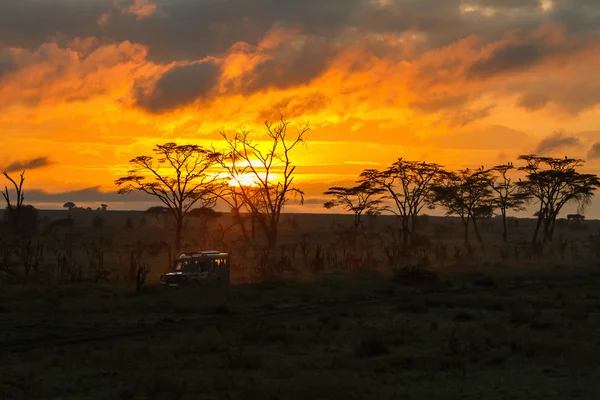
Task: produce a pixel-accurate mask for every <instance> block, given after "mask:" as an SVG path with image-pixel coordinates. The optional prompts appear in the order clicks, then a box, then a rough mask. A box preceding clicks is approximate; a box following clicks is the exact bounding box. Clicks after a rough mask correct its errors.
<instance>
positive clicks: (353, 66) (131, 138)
mask: <svg viewBox="0 0 600 400" xmlns="http://www.w3.org/2000/svg"><path fill="white" fill-rule="evenodd" d="M47 3H52V4H51V5H52V7H50V6H49V5H48V4H47ZM598 21H600V4H599V3H598V2H597V1H594V0H569V1H567V0H555V1H551V0H543V1H538V0H523V1H505V2H502V1H498V0H473V1H465V0H462V1H461V0H447V1H443V0H435V1H434V0H420V1H419V0H413V1H408V0H377V1H375V0H343V1H342V0H319V1H317V0H306V1H296V0H277V1H275V0H215V1H212V2H203V1H192V0H169V1H167V0H164V1H159V0H136V1H125V0H121V1H119V0H116V1H113V0H81V1H79V2H72V1H68V0H56V1H53V2H44V1H42V0H19V2H2V3H1V4H0V137H1V139H2V145H1V146H0V169H1V168H4V169H6V168H7V167H8V166H10V165H11V164H14V163H17V164H18V163H26V162H27V161H28V160H31V159H35V158H40V157H42V160H44V161H45V162H41V163H38V164H40V165H38V168H35V169H29V170H28V172H27V184H26V187H27V189H28V190H30V192H31V193H33V194H32V196H33V200H32V201H33V202H34V203H35V204H41V205H43V206H46V207H50V206H59V207H60V205H62V202H64V201H66V200H70V199H72V200H74V201H75V202H79V203H80V204H81V205H97V204H99V203H104V202H107V203H109V206H111V205H112V207H111V208H138V207H142V206H145V204H141V203H140V202H139V199H137V198H135V197H132V198H122V199H119V198H118V197H115V196H114V192H115V191H116V188H115V186H114V185H113V181H114V180H115V179H116V178H118V177H119V176H120V174H122V173H123V171H124V170H125V169H126V168H127V161H128V160H129V159H131V158H132V157H134V156H137V155H141V154H148V153H149V151H150V149H151V147H152V146H153V145H154V144H156V143H163V142H166V141H176V142H178V143H184V142H186V143H198V144H202V145H206V146H210V145H212V144H214V145H216V146H217V147H220V146H221V144H220V143H219V142H218V139H219V135H218V133H217V131H218V130H221V129H225V130H232V129H235V128H236V127H239V126H245V127H254V128H256V129H257V132H260V125H261V124H262V123H263V122H264V120H266V119H273V118H277V117H278V116H279V114H280V113H282V114H283V115H284V116H285V117H286V118H292V119H293V120H294V121H295V122H297V123H298V124H303V123H306V122H309V123H310V125H311V126H312V130H311V131H310V132H309V133H308V135H307V139H308V143H307V145H306V146H305V147H302V148H299V149H298V151H297V153H296V157H295V160H296V162H297V164H298V165H299V167H298V174H299V175H298V178H297V179H298V180H297V182H298V183H299V185H300V186H301V187H304V188H305V189H306V191H307V194H308V195H309V198H312V199H313V203H315V204H314V205H313V206H308V207H306V209H307V210H312V209H313V208H314V207H319V199H320V196H321V194H320V193H322V191H323V190H324V189H326V188H327V187H328V186H331V185H337V184H347V183H350V182H352V181H353V180H355V178H356V176H357V175H358V173H359V172H360V171H361V170H362V169H364V168H373V167H375V168H379V167H381V168H383V167H384V166H386V165H387V164H389V163H391V162H392V161H394V160H395V159H396V158H398V157H404V158H406V159H414V160H426V161H432V162H437V163H440V164H443V165H446V166H447V167H449V168H459V167H478V166H481V165H485V166H492V165H495V164H497V163H503V162H506V161H509V160H515V158H516V156H517V155H519V154H523V153H529V152H534V151H537V152H538V153H540V154H546V155H556V156H560V157H562V156H564V155H569V156H578V157H583V158H585V159H587V160H588V163H587V167H586V168H587V170H588V171H592V172H594V173H600V151H595V149H596V150H600V145H599V146H594V145H595V144H596V143H598V142H600V118H599V117H600V108H598V104H600V82H599V81H598V78H597V76H598V73H597V71H599V70H600V51H599V50H600V23H599V22H598ZM23 27H26V29H23ZM61 193H62V195H61ZM63 199H65V200H64V201H63ZM34 200H35V201H34ZM598 204H600V203H599V202H595V204H594V205H593V206H592V209H591V212H590V216H596V217H600V206H598ZM596 209H597V211H596Z"/></svg>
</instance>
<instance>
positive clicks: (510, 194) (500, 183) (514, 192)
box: [490, 162, 527, 242]
mask: <svg viewBox="0 0 600 400" xmlns="http://www.w3.org/2000/svg"><path fill="white" fill-rule="evenodd" d="M514 169H515V167H514V166H513V163H511V162H509V163H507V164H502V165H497V166H495V167H494V168H492V171H493V172H497V173H498V174H499V175H491V176H490V187H491V188H492V190H493V191H494V192H495V194H496V195H495V197H494V198H493V199H492V203H494V206H495V208H497V209H498V210H500V215H501V216H502V241H504V242H506V241H507V240H508V228H507V224H506V214H507V212H508V211H509V210H513V211H523V210H525V207H524V204H525V202H526V200H527V196H526V195H525V194H524V193H523V191H521V190H519V186H518V185H516V184H515V183H514V182H513V180H512V178H511V177H510V176H509V175H508V173H509V171H512V170H514Z"/></svg>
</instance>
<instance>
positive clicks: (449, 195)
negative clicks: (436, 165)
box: [433, 167, 494, 244]
mask: <svg viewBox="0 0 600 400" xmlns="http://www.w3.org/2000/svg"><path fill="white" fill-rule="evenodd" d="M490 180H491V172H490V171H489V170H485V169H483V167H482V168H480V169H476V170H471V169H468V168H467V169H463V170H459V171H457V172H445V173H443V179H442V180H441V181H440V182H439V183H437V184H435V185H434V186H433V191H434V194H435V197H434V199H435V202H436V203H437V204H439V205H440V206H442V207H444V208H445V209H446V215H457V216H459V217H460V219H461V221H462V223H463V228H464V242H465V244H468V243H469V225H471V224H472V225H473V230H474V231H475V234H476V235H477V240H478V241H479V242H482V238H481V234H480V233H479V228H478V225H477V220H478V219H480V218H489V217H490V216H491V215H492V214H493V209H494V204H493V202H492V189H491V188H490V185H489V182H490Z"/></svg>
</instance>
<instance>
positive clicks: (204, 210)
mask: <svg viewBox="0 0 600 400" xmlns="http://www.w3.org/2000/svg"><path fill="white" fill-rule="evenodd" d="M188 216H189V217H194V218H206V219H212V218H218V217H220V216H221V213H220V212H219V211H216V210H215V209H214V208H211V207H198V208H194V209H193V210H190V212H189V213H188Z"/></svg>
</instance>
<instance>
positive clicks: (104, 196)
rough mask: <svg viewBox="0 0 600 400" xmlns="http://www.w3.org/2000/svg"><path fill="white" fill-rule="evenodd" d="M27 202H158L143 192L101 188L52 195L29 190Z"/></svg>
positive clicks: (95, 187)
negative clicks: (124, 192)
mask: <svg viewBox="0 0 600 400" xmlns="http://www.w3.org/2000/svg"><path fill="white" fill-rule="evenodd" d="M26 195H27V201H29V202H33V203H57V204H62V203H65V202H67V201H72V202H74V203H95V202H98V203H110V202H124V201H130V202H148V201H153V200H155V201H156V198H155V197H152V196H150V195H147V194H145V193H142V192H132V193H130V194H126V195H121V194H118V193H117V191H116V190H115V191H104V190H102V189H101V188H100V187H99V186H93V187H88V188H85V189H80V190H69V191H64V192H58V193H51V192H47V191H45V190H39V189H29V190H27V193H26Z"/></svg>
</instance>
